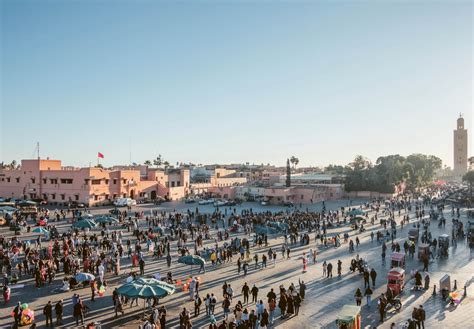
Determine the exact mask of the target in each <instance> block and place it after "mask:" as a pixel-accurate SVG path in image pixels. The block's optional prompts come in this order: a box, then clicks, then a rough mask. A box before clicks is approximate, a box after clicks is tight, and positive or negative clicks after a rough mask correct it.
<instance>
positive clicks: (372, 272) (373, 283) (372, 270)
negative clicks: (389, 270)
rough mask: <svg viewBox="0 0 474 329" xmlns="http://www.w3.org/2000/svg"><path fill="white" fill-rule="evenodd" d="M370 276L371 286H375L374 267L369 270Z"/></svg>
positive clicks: (375, 274)
mask: <svg viewBox="0 0 474 329" xmlns="http://www.w3.org/2000/svg"><path fill="white" fill-rule="evenodd" d="M370 278H371V279H372V287H375V279H377V272H376V271H375V269H374V268H372V269H371V270H370Z"/></svg>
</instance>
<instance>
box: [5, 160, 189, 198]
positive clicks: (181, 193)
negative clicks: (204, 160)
mask: <svg viewBox="0 0 474 329" xmlns="http://www.w3.org/2000/svg"><path fill="white" fill-rule="evenodd" d="M188 191H189V170H188V169H170V170H167V171H164V170H149V171H148V173H147V177H146V178H142V175H141V173H140V170H107V169H102V168H95V167H89V168H72V167H62V166H61V161H60V160H49V159H48V160H22V162H21V167H20V168H19V169H3V170H1V171H0V197H3V198H11V197H14V198H21V199H23V198H25V199H37V198H38V199H40V198H41V199H45V200H47V201H48V202H50V203H54V204H67V203H69V202H71V201H77V202H83V203H85V204H87V205H89V206H92V205H99V204H108V203H110V202H112V201H113V200H114V199H115V198H119V197H129V198H132V199H136V200H139V199H151V200H153V199H156V198H157V197H163V198H166V199H169V200H179V199H182V198H184V197H185V196H186V194H187V193H188Z"/></svg>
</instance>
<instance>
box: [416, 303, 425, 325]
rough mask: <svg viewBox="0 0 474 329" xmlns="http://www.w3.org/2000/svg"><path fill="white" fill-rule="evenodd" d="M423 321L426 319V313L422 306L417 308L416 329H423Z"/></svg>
mask: <svg viewBox="0 0 474 329" xmlns="http://www.w3.org/2000/svg"><path fill="white" fill-rule="evenodd" d="M425 319H426V312H425V310H424V308H423V305H420V307H419V308H418V328H419V329H421V328H423V329H425Z"/></svg>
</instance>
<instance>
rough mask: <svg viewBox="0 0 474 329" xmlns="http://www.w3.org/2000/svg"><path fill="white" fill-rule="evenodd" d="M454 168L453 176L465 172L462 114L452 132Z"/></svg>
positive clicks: (465, 145)
mask: <svg viewBox="0 0 474 329" xmlns="http://www.w3.org/2000/svg"><path fill="white" fill-rule="evenodd" d="M453 151H454V152H453V154H454V166H453V171H454V175H455V176H462V175H464V174H465V173H466V172H467V130H466V129H464V118H463V117H462V114H460V115H459V118H458V120H457V128H456V130H454V150H453Z"/></svg>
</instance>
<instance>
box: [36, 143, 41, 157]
mask: <svg viewBox="0 0 474 329" xmlns="http://www.w3.org/2000/svg"><path fill="white" fill-rule="evenodd" d="M36 148H37V149H38V160H39V159H40V142H36Z"/></svg>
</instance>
